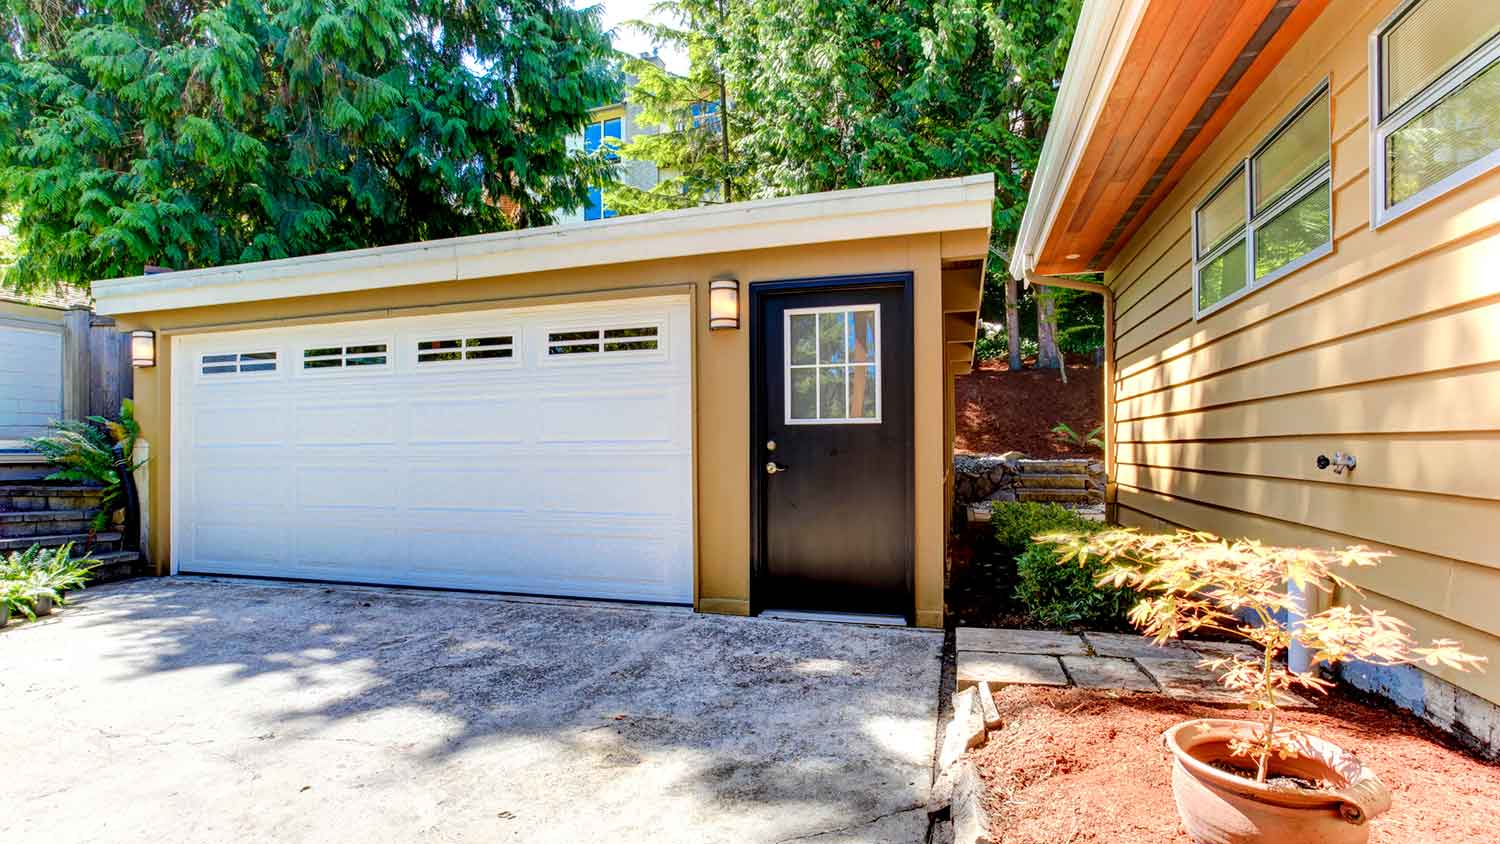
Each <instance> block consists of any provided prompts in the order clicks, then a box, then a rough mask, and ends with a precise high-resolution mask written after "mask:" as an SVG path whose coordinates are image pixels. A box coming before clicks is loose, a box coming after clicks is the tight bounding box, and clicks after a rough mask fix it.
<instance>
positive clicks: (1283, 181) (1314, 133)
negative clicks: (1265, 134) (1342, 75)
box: [1253, 91, 1329, 214]
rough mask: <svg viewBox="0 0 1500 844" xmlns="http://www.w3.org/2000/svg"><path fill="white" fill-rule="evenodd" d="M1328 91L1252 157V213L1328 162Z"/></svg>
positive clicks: (1258, 210) (1259, 210)
mask: <svg viewBox="0 0 1500 844" xmlns="http://www.w3.org/2000/svg"><path fill="white" fill-rule="evenodd" d="M1328 138H1329V128H1328V93H1327V92H1326V91H1325V92H1324V93H1323V95H1322V96H1320V97H1318V99H1317V100H1316V101H1315V102H1313V103H1312V104H1311V105H1309V106H1308V108H1307V109H1306V110H1305V111H1303V112H1302V113H1301V114H1300V115H1298V116H1297V118H1296V119H1295V120H1293V121H1292V123H1291V125H1289V126H1287V127H1286V129H1285V130H1284V131H1283V132H1282V133H1281V134H1280V135H1278V136H1277V137H1276V140H1274V141H1272V142H1271V144H1270V145H1269V146H1267V147H1266V148H1265V149H1264V150H1262V151H1261V153H1260V154H1259V155H1257V156H1256V157H1255V162H1254V168H1253V169H1254V176H1255V186H1254V187H1255V213H1256V214H1259V213H1260V212H1261V210H1262V209H1264V208H1265V207H1266V206H1268V205H1270V204H1271V203H1272V202H1274V201H1276V199H1278V198H1279V197H1281V196H1282V195H1283V194H1285V193H1286V191H1287V190H1288V189H1290V188H1292V187H1295V186H1296V185H1297V184H1298V183H1300V182H1301V181H1302V180H1303V179H1305V178H1307V177H1308V176H1310V175H1312V174H1313V173H1314V172H1316V171H1318V170H1320V169H1322V167H1323V165H1325V164H1327V163H1328Z"/></svg>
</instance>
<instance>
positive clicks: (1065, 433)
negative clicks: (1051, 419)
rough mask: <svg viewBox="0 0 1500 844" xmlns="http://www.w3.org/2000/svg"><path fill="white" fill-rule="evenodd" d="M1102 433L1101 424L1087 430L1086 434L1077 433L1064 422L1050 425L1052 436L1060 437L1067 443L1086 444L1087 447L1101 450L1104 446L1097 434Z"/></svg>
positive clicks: (1081, 445)
mask: <svg viewBox="0 0 1500 844" xmlns="http://www.w3.org/2000/svg"><path fill="white" fill-rule="evenodd" d="M1103 433H1104V426H1103V425H1100V426H1099V427H1097V428H1095V429H1094V430H1092V431H1089V432H1088V433H1087V434H1080V433H1078V432H1077V431H1075V430H1073V428H1072V427H1071V426H1070V425H1068V423H1066V422H1059V423H1057V424H1056V425H1053V426H1052V434H1053V436H1056V437H1059V438H1061V439H1062V440H1063V441H1064V442H1066V443H1067V444H1068V445H1073V446H1079V447H1083V446H1088V447H1089V448H1097V449H1101V450H1102V449H1103V448H1104V440H1102V439H1100V437H1099V435H1100V434H1103Z"/></svg>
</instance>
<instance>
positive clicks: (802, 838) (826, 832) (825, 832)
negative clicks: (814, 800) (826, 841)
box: [775, 803, 927, 844]
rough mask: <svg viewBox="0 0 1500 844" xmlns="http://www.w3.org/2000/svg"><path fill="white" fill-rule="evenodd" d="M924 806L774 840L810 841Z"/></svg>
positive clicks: (784, 842)
mask: <svg viewBox="0 0 1500 844" xmlns="http://www.w3.org/2000/svg"><path fill="white" fill-rule="evenodd" d="M925 808H927V804H925V803H917V804H915V805H912V806H907V807H906V808H904V809H896V810H894V811H890V812H886V813H885V814H883V815H876V816H875V817H873V818H869V819H868V820H863V821H859V822H858V823H852V824H849V825H848V826H841V827H839V828H838V829H825V830H823V831H822V832H809V833H807V834H806V835H794V836H792V837H791V838H782V839H780V840H778V841H776V842H775V844H787V842H789V841H811V840H812V839H814V838H822V837H823V836H825V835H838V834H839V833H841V832H850V831H852V830H856V829H863V828H865V827H867V826H869V825H870V824H875V823H880V822H881V821H883V820H885V819H886V818H890V817H895V816H896V815H904V814H906V813H907V812H915V811H916V810H918V809H925Z"/></svg>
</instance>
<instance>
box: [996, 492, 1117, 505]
mask: <svg viewBox="0 0 1500 844" xmlns="http://www.w3.org/2000/svg"><path fill="white" fill-rule="evenodd" d="M1016 498H1017V499H1018V500H1020V501H1038V502H1046V503H1050V504H1094V503H1097V502H1099V501H1102V500H1103V495H1101V494H1095V493H1092V492H1088V491H1085V490H1081V489H1022V490H1018V491H1017V492H1016Z"/></svg>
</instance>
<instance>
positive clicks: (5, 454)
mask: <svg viewBox="0 0 1500 844" xmlns="http://www.w3.org/2000/svg"><path fill="white" fill-rule="evenodd" d="M9 443H14V445H8V444H9ZM55 471H57V467H56V466H53V465H52V464H51V463H48V462H47V458H45V457H43V456H41V455H40V454H37V453H36V452H34V451H32V450H30V449H28V448H25V447H23V446H21V444H20V443H19V441H15V440H6V441H5V442H4V443H0V483H5V482H16V481H39V480H41V479H43V478H45V477H47V476H48V475H50V474H52V473H53V472H55Z"/></svg>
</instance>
